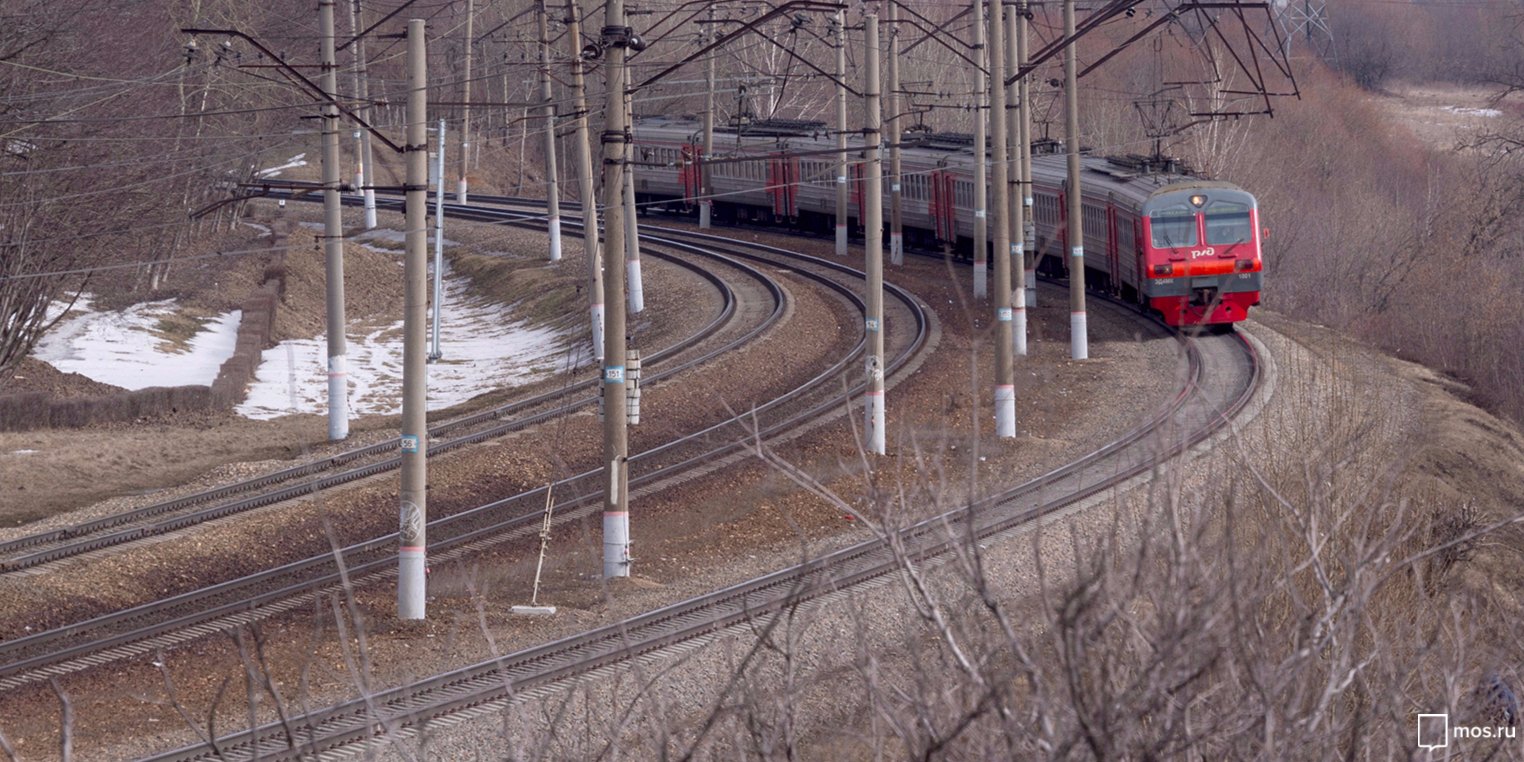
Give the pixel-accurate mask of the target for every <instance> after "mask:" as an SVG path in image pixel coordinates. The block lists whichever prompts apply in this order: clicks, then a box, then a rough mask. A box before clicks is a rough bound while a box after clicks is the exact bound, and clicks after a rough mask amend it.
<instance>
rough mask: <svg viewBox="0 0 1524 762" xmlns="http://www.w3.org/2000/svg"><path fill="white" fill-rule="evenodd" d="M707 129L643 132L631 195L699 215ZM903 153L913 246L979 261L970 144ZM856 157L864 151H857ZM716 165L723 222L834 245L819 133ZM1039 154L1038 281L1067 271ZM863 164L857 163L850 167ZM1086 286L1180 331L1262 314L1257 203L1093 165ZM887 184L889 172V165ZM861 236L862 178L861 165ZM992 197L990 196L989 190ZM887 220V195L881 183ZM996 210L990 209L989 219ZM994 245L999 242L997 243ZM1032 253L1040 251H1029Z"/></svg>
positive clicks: (1160, 168)
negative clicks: (828, 235)
mask: <svg viewBox="0 0 1524 762" xmlns="http://www.w3.org/2000/svg"><path fill="white" fill-rule="evenodd" d="M702 129H703V128H702V124H701V123H700V122H699V121H698V120H696V119H692V118H672V117H642V118H639V119H637V120H636V121H635V125H634V137H635V149H636V158H635V161H636V162H637V167H636V170H635V178H636V183H635V194H636V200H637V202H639V203H641V204H642V205H643V206H642V208H651V207H653V206H654V207H665V208H667V209H668V210H670V211H675V212H692V211H694V210H695V209H696V208H697V204H698V198H699V196H700V195H701V188H702V187H703V186H702V182H701V177H702V174H701V173H702V171H703V169H704V168H705V166H704V165H705V157H704V156H703V131H702ZM903 142H904V143H905V144H906V147H905V148H904V150H903V151H902V153H901V166H902V178H901V188H902V198H901V205H902V210H903V211H902V225H903V228H904V234H905V241H906V245H907V246H921V247H935V246H941V247H943V249H944V250H946V251H950V252H953V253H955V254H956V255H958V256H962V257H970V258H971V257H972V254H973V240H972V239H973V219H974V213H973V208H974V199H975V195H974V194H975V192H976V190H975V188H974V183H973V176H974V171H973V170H974V156H973V141H972V139H971V138H969V137H967V136H961V135H947V134H928V133H915V132H912V133H907V134H906V135H905V137H904V139H903ZM850 145H853V146H860V145H861V141H860V139H857V138H855V137H854V138H853V140H852V141H851V143H850ZM714 146H715V148H714V153H715V156H714V157H712V158H711V160H710V161H709V162H708V166H707V169H708V170H709V172H710V180H711V182H712V184H713V198H714V207H713V214H714V216H715V219H716V220H717V221H721V222H724V221H752V222H759V223H766V224H778V225H785V226H791V227H798V228H802V229H809V230H819V231H822V232H824V231H827V230H829V229H830V228H831V227H833V226H834V225H835V215H836V211H835V205H836V158H835V155H834V154H833V153H832V151H834V149H835V146H836V138H835V136H834V135H832V134H831V133H830V131H829V129H828V128H827V127H826V125H825V123H823V122H806V121H780V120H773V121H767V122H757V123H753V124H749V125H746V126H744V127H742V128H739V129H737V128H728V129H723V128H720V127H716V128H715V136H714ZM1056 148H1057V145H1056V144H1055V143H1053V142H1052V141H1042V142H1040V143H1034V150H1033V154H1034V155H1033V157H1032V174H1033V191H1034V192H1033V204H1034V214H1033V216H1034V218H1035V223H1036V240H1035V244H1032V245H1029V248H1030V249H1031V250H1032V251H1033V252H1035V254H1036V256H1037V258H1038V262H1039V268H1040V269H1041V270H1042V271H1045V272H1049V273H1054V274H1062V273H1063V272H1064V268H1065V267H1066V266H1067V261H1068V259H1069V258H1068V257H1066V256H1063V254H1064V252H1066V251H1067V250H1068V247H1069V243H1068V241H1067V240H1066V238H1067V235H1066V234H1067V223H1066V220H1065V219H1064V216H1065V211H1066V209H1067V205H1066V203H1065V200H1064V194H1065V192H1066V186H1067V184H1068V181H1067V167H1066V165H1065V158H1064V156H1062V155H1061V154H1059V153H1058V152H1057V151H1056V150H1055V149H1056ZM856 157H858V154H855V153H854V154H849V161H850V160H851V159H852V158H856ZM1081 166H1082V171H1083V173H1084V174H1083V175H1082V177H1081V183H1080V185H1081V187H1082V189H1083V192H1084V199H1083V207H1082V208H1083V215H1084V220H1083V230H1084V236H1085V240H1084V247H1085V257H1084V261H1085V269H1086V282H1087V283H1089V284H1090V285H1091V286H1092V287H1094V288H1098V289H1102V290H1106V291H1109V292H1111V293H1114V294H1116V295H1118V296H1120V297H1122V298H1124V299H1128V300H1132V301H1135V302H1137V303H1138V304H1139V305H1141V306H1143V307H1144V308H1146V309H1151V310H1153V311H1155V312H1157V313H1159V315H1160V316H1162V317H1163V319H1164V320H1165V322H1167V323H1169V324H1170V325H1176V326H1181V325H1200V324H1223V323H1234V322H1237V321H1240V320H1243V319H1244V318H1245V317H1246V316H1247V314H1248V310H1249V308H1250V307H1253V306H1255V305H1257V304H1259V292H1260V285H1261V281H1262V277H1263V276H1262V272H1261V271H1262V269H1263V261H1262V259H1261V254H1260V234H1259V210H1258V207H1257V205H1256V203H1255V200H1254V197H1253V196H1252V195H1250V194H1249V193H1248V192H1246V191H1244V190H1242V189H1240V188H1238V187H1236V186H1234V185H1231V184H1229V183H1224V182H1216V181H1211V180H1205V179H1202V178H1199V177H1195V176H1193V175H1190V174H1188V173H1186V172H1184V171H1182V170H1181V168H1180V167H1179V165H1178V164H1177V163H1175V162H1173V161H1167V160H1153V159H1145V158H1143V157H1136V156H1134V157H1121V158H1118V157H1109V158H1103V157H1096V156H1085V157H1083V159H1082V162H1081ZM884 168H885V172H886V173H887V171H888V161H887V160H886V161H885V162H884ZM850 176H851V180H850V183H851V184H850V187H851V193H850V196H851V204H850V208H849V217H850V218H851V224H852V225H853V226H860V225H861V221H860V220H861V217H860V210H861V209H862V202H863V198H862V188H863V183H862V173H861V169H860V165H858V164H856V163H853V164H851V175H850ZM983 192H985V193H989V189H988V188H986V189H983ZM884 196H885V198H884V210H885V211H884V219H885V223H886V224H887V221H888V218H889V213H888V210H889V199H888V196H889V181H888V178H886V181H885V182H884ZM991 200H992V199H986V202H987V203H986V208H990V207H989V205H988V204H989V202H990V201H991ZM991 238H992V239H993V236H991ZM1029 244H1030V242H1029Z"/></svg>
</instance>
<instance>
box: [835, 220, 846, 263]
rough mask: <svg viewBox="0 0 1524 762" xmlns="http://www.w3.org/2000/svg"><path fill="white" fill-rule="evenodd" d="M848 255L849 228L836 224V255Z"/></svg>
mask: <svg viewBox="0 0 1524 762" xmlns="http://www.w3.org/2000/svg"><path fill="white" fill-rule="evenodd" d="M846 255H847V228H846V226H845V225H837V226H836V256H838V257H845V256H846Z"/></svg>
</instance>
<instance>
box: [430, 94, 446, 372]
mask: <svg viewBox="0 0 1524 762" xmlns="http://www.w3.org/2000/svg"><path fill="white" fill-rule="evenodd" d="M444 197H445V120H444V117H440V118H439V155H438V156H436V157H435V164H434V298H433V299H432V300H431V302H432V304H433V308H434V316H433V319H432V320H430V321H429V326H430V327H431V328H432V334H431V336H430V337H429V362H434V361H435V360H438V359H440V358H442V357H444V352H443V350H441V349H440V347H439V319H440V316H441V315H442V314H443V312H444Z"/></svg>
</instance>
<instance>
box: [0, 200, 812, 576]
mask: <svg viewBox="0 0 1524 762" xmlns="http://www.w3.org/2000/svg"><path fill="white" fill-rule="evenodd" d="M519 224H521V225H524V226H526V227H529V226H530V225H528V224H527V223H519ZM569 227H575V225H569ZM649 240H650V242H651V243H652V244H654V245H653V247H652V250H651V254H652V255H653V256H656V257H659V258H661V259H662V260H664V261H669V262H672V263H673V264H675V265H677V266H680V267H683V268H685V269H687V270H689V271H691V272H693V273H695V274H696V275H698V276H699V277H700V278H703V279H704V280H706V281H708V282H709V283H710V284H712V285H713V286H714V287H715V288H716V289H717V290H718V292H719V293H720V295H721V309H720V310H719V312H718V313H717V314H716V315H715V316H714V317H713V318H712V319H711V320H710V321H709V322H708V323H706V324H705V325H704V326H703V327H701V328H700V329H699V330H698V331H697V332H695V333H693V334H692V335H690V336H687V337H685V338H683V339H681V340H679V341H677V342H676V343H674V344H672V345H670V346H667V347H664V348H661V349H659V350H657V351H656V352H652V353H650V354H648V355H647V356H646V359H645V364H646V367H647V368H648V369H649V370H648V371H647V374H646V380H647V382H648V383H655V382H657V381H660V380H662V379H664V378H669V377H671V376H673V375H675V374H677V373H681V372H683V371H685V370H688V369H690V368H693V367H695V366H697V365H700V364H703V363H705V362H708V361H710V360H713V359H714V358H716V357H718V356H720V355H721V354H723V353H725V352H728V351H731V350H733V349H735V348H736V347H738V346H741V345H742V344H744V343H745V342H747V341H749V340H751V339H752V338H754V337H756V336H757V335H759V334H760V333H762V332H763V331H765V330H767V329H768V328H769V327H771V326H772V325H774V324H775V323H776V322H777V320H778V319H779V318H780V317H781V316H782V314H783V312H784V309H785V302H786V294H785V292H784V290H783V289H782V287H781V286H780V285H779V284H778V283H777V281H776V279H774V278H772V277H771V276H770V275H768V274H767V273H764V272H761V271H760V270H758V269H757V268H756V267H754V266H752V265H749V264H746V263H745V262H741V261H738V260H735V259H734V258H730V257H724V256H719V255H716V254H714V253H712V252H709V251H707V250H705V249H704V248H703V247H699V246H693V245H690V244H684V243H682V242H680V241H676V240H669V239H665V238H661V237H652V238H650V239H649ZM662 249H667V250H668V251H663V250H662ZM679 253H681V255H679ZM726 270H728V271H732V272H733V273H734V274H736V275H738V276H739V277H741V278H744V279H747V280H748V281H749V282H751V283H754V284H755V288H754V289H753V290H756V291H758V292H760V293H765V295H766V296H765V298H766V299H767V300H769V301H770V302H771V306H770V308H767V310H766V312H765V314H764V315H761V316H757V322H756V323H755V324H754V325H752V326H750V327H749V330H746V331H745V333H744V335H742V336H741V337H739V338H735V339H733V340H731V341H728V342H725V343H724V344H723V345H722V346H720V347H718V348H715V349H712V350H710V351H708V352H703V353H701V354H699V353H695V352H693V351H690V350H694V349H695V348H696V347H698V346H700V345H701V344H703V343H704V342H705V340H706V339H709V338H711V337H714V336H715V335H716V334H718V333H720V332H722V331H723V330H724V329H725V327H726V326H727V324H729V323H730V322H731V321H732V320H734V319H735V318H736V317H737V315H736V310H737V296H736V293H735V292H734V290H733V289H732V288H731V287H730V286H729V285H728V284H727V283H726V282H725V281H724V279H723V278H721V277H720V275H718V274H717V271H726ZM595 389H596V379H593V378H587V379H584V380H581V381H578V382H575V383H572V384H568V385H566V386H563V387H561V388H557V389H554V390H551V391H548V392H545V393H542V394H537V395H534V396H532V397H529V398H525V399H520V400H515V401H513V402H510V403H507V404H504V405H499V406H495V407H493V408H491V409H488V410H483V411H480V412H477V413H472V414H469V415H465V416H461V417H459V418H455V419H453V420H449V421H445V422H443V423H438V424H435V425H433V426H431V427H430V428H429V439H430V446H429V448H430V453H431V454H443V453H445V452H449V451H451V450H455V449H457V448H459V447H462V446H465V445H469V444H475V443H479V442H483V441H487V440H489V439H493V438H496V437H500V436H503V435H505V434H509V433H512V432H514V431H520V430H523V429H525V428H527V427H529V426H533V425H535V424H539V423H543V422H545V421H547V420H550V419H552V418H555V417H557V416H560V415H565V414H568V413H571V412H575V411H576V410H580V409H583V408H586V407H589V406H591V405H594V404H596V403H597V396H596V394H593V393H592V392H594V391H595ZM396 451H397V446H396V442H395V441H394V440H390V439H389V440H387V441H383V442H378V443H376V444H372V445H368V446H365V447H358V448H354V449H350V450H345V451H343V452H340V453H336V454H334V455H330V456H327V457H324V458H320V459H317V460H314V461H311V462H308V463H303V464H301V465H298V466H293V467H290V468H285V469H282V470H279V471H275V472H272V473H268V474H263V475H261V476H257V477H254V478H251V479H245V480H242V481H238V482H234V483H231V484H227V485H223V486H219V487H216V488H214V489H209V490H205V491H202V492H197V493H194V494H191V495H186V496H183V497H179V498H175V499H173V500H166V501H163V502H159V503H155V504H152V505H147V506H144V507H141V508H137V509H134V510H130V511H123V512H121V513H116V514H112V515H109V516H103V517H101V518H98V519H93V520H91V521H87V522H81V523H79V524H76V525H73V526H69V527H61V528H58V529H54V530H51V531H48V532H40V533H37V534H32V535H28V536H25V537H19V538H17V539H14V540H10V541H7V542H0V574H3V573H10V572H17V571H22V570H24V569H31V568H34V567H37V566H41V565H43V564H47V563H51V562H54V561H59V560H63V559H66V558H72V557H75V556H79V555H83V554H86V553H91V552H94V551H97V550H102V549H104V548H109V547H113V546H116V545H122V544H125V543H129V542H135V541H139V540H145V539H149V538H152V537H157V536H160V535H164V534H168V533H170V532H175V531H179V530H181V529H185V528H188V527H192V526H195V525H197V524H201V523H204V522H207V521H212V520H215V519H220V518H225V517H227V516H232V515H235V514H238V513H242V512H244V511H249V510H253V509H255V508H261V507H264V506H267V505H273V504H275V503H279V502H283V501H286V500H291V499H295V498H299V497H305V496H308V495H312V494H315V493H317V492H320V491H322V490H325V489H329V488H331V487H335V486H339V485H342V484H348V483H350V482H353V481H357V480H359V479H363V478H366V477H369V476H374V475H376V474H380V473H385V472H387V471H391V470H395V469H396V468H397V467H398V466H399V465H400V463H401V457H400V456H398V455H396ZM341 469H342V470H341ZM293 482H295V483H293ZM276 485H288V486H284V487H279V488H275V489H267V488H272V487H276ZM261 490H264V491H261ZM250 493H254V494H252V495H250Z"/></svg>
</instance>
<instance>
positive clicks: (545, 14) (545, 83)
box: [535, 0, 561, 262]
mask: <svg viewBox="0 0 1524 762" xmlns="http://www.w3.org/2000/svg"><path fill="white" fill-rule="evenodd" d="M535 21H536V23H537V24H538V25H539V32H540V98H541V99H542V100H543V101H544V102H545V105H544V107H543V108H544V109H545V216H546V224H547V225H548V226H549V228H550V261H552V262H560V261H561V184H560V181H559V180H557V179H556V175H557V171H556V102H555V100H556V94H555V90H554V89H552V88H551V84H550V10H549V9H548V8H546V7H545V0H540V2H539V4H538V5H536V6H535Z"/></svg>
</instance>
